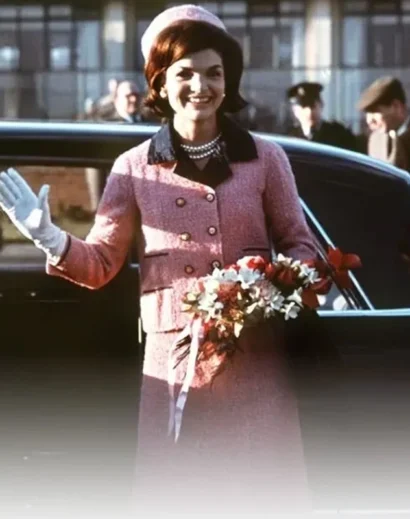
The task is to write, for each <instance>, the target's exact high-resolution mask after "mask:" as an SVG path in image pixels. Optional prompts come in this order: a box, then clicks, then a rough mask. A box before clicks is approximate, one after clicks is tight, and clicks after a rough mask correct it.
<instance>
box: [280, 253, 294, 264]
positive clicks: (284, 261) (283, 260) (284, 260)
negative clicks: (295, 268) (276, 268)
mask: <svg viewBox="0 0 410 519" xmlns="http://www.w3.org/2000/svg"><path fill="white" fill-rule="evenodd" d="M276 261H277V262H278V263H282V264H283V265H287V266H290V265H292V261H293V260H292V258H288V257H286V256H284V255H283V254H282V253H279V254H278V255H277V258H276Z"/></svg>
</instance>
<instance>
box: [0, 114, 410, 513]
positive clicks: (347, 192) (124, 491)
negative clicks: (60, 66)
mask: <svg viewBox="0 0 410 519" xmlns="http://www.w3.org/2000/svg"><path fill="white" fill-rule="evenodd" d="M154 131H156V127H155V126H151V125H132V126H131V125H129V126H128V125H119V124H92V123H34V122H27V123H26V122H2V123H0V163H1V164H0V167H1V169H4V168H6V167H8V166H14V167H16V168H17V169H18V170H19V171H21V172H22V173H23V174H24V176H25V177H26V178H27V180H28V181H29V183H30V185H31V186H32V187H33V188H34V189H38V188H39V187H40V185H41V184H42V183H49V184H50V185H51V196H50V202H51V211H52V215H53V219H54V220H55V221H56V223H58V224H59V225H60V226H61V227H63V228H65V229H66V230H68V231H71V232H73V233H74V234H76V235H77V236H80V237H85V235H86V234H87V232H88V230H89V229H90V228H91V226H92V222H93V214H92V213H91V210H90V200H89V196H88V191H87V183H86V175H87V170H92V171H94V173H95V174H98V175H99V176H100V178H101V179H105V178H106V177H107V175H108V174H109V171H110V168H111V166H112V163H113V160H114V159H115V157H116V156H118V155H119V154H120V153H122V152H123V151H125V150H127V149H129V148H131V147H133V146H136V145H138V144H139V143H141V142H142V141H143V140H145V139H147V138H149V137H150V136H151V135H152V133H153V132H154ZM264 137H265V138H267V139H273V140H274V141H275V142H277V143H279V144H280V145H281V146H283V147H284V149H285V150H286V152H287V154H288V156H289V158H290V161H291V163H292V167H293V170H294V173H295V175H296V180H297V184H298V188H299V193H300V196H301V200H302V204H303V207H304V210H305V214H306V217H307V220H308V222H309V225H310V227H311V229H312V232H313V233H314V235H315V237H316V239H317V243H318V245H319V248H320V250H321V251H322V253H323V254H325V253H326V250H327V248H328V247H329V246H333V245H334V246H338V247H340V248H341V249H342V250H343V251H344V252H354V253H356V254H358V255H359V256H360V258H361V260H362V263H363V266H362V268H361V269H359V270H357V271H355V272H354V274H353V275H352V282H353V288H352V289H348V290H346V289H341V288H339V287H337V286H335V287H334V288H333V289H332V291H331V293H330V294H329V296H328V297H327V298H326V300H325V301H324V302H323V303H324V304H323V306H322V307H321V309H320V310H319V311H318V313H317V314H316V313H315V314H308V315H306V316H304V317H303V318H301V319H300V320H296V321H294V322H292V323H289V324H288V325H287V329H286V333H287V335H288V344H289V356H290V360H291V363H292V366H293V369H294V375H295V384H296V385H297V388H298V397H299V407H300V413H301V422H302V433H303V439H304V446H305V454H306V460H307V466H308V477H309V481H310V485H311V488H312V495H313V501H314V508H315V510H316V511H317V512H321V513H325V512H326V513H336V512H339V513H340V514H342V513H343V511H346V513H347V512H348V511H349V510H350V511H352V510H357V511H358V512H360V513H361V512H363V511H366V510H367V511H369V510H379V511H381V510H393V511H396V512H397V511H400V510H403V509H410V420H409V416H410V413H409V411H410V404H409V402H410V341H409V339H408V335H409V332H410V274H409V265H408V263H407V262H406V261H405V259H404V256H403V251H404V252H405V251H406V247H407V243H410V230H409V227H408V221H409V214H408V213H409V208H410V176H409V175H408V174H407V173H406V172H404V171H401V170H398V169H397V168H394V167H392V166H390V165H388V164H384V163H382V162H378V161H375V160H372V159H370V158H367V157H366V156H364V155H360V154H356V153H351V152H347V151H343V150H339V149H336V148H332V147H327V146H322V145H319V144H312V143H309V142H306V141H303V140H298V139H291V138H284V137H278V136H269V135H264ZM1 224H2V234H3V244H2V249H1V251H0V311H1V318H2V319H1V353H2V362H1V365H2V370H1V376H0V387H1V391H0V406H1V407H0V409H1V416H2V422H3V424H4V425H3V428H4V431H5V435H4V437H5V438H7V440H5V441H3V442H2V447H0V453H1V454H0V455H1V457H2V461H3V466H4V467H8V469H7V471H4V472H5V473H6V472H7V478H6V480H5V482H4V485H2V488H6V491H7V492H6V495H7V498H8V499H7V500H6V501H7V502H8V501H9V502H10V505H9V506H10V507H11V508H10V509H13V511H14V509H15V508H16V507H17V509H18V508H19V507H20V506H21V510H23V509H24V507H27V506H28V507H32V508H33V509H36V507H37V508H38V509H41V507H45V508H47V507H50V506H51V507H53V506H56V507H57V508H58V507H59V506H61V507H63V508H64V509H67V510H69V509H70V506H71V503H74V502H75V503H76V506H78V508H76V513H77V512H78V510H79V509H81V510H84V511H87V512H84V513H85V515H84V517H86V513H88V511H90V513H91V515H92V514H93V513H95V511H96V510H97V508H98V507H97V505H96V503H98V502H99V499H102V498H103V501H104V503H105V504H104V507H103V508H104V511H103V512H102V513H107V514H108V515H107V517H114V516H115V517H125V516H126V513H127V512H126V511H125V509H126V506H127V499H128V498H129V496H130V495H131V491H132V483H133V471H134V468H135V445H136V420H137V407H138V391H139V374H140V367H141V359H142V355H143V336H142V332H141V330H140V327H139V319H138V316H139V310H138V258H137V256H136V254H135V250H134V249H132V250H130V255H129V261H128V262H127V263H126V265H124V268H123V269H122V271H121V272H120V273H119V274H118V275H117V276H116V277H115V279H114V280H113V281H112V282H110V283H109V284H108V285H107V286H106V287H103V288H102V289H100V290H97V291H89V290H87V289H85V288H82V287H79V286H75V285H73V284H71V283H68V282H66V281H64V280H63V279H60V278H53V277H50V276H47V275H46V274H45V270H44V257H43V255H42V253H41V252H39V251H38V250H37V249H35V247H34V246H33V245H31V244H30V243H28V242H26V241H24V240H23V239H22V238H21V236H20V235H18V233H17V231H15V230H14V228H13V226H12V225H11V224H10V223H9V222H8V221H7V218H6V217H5V216H4V215H2V217H1ZM10 471H11V472H10ZM10 473H11V476H10ZM17 482H19V484H17ZM50 496H52V497H50ZM101 496H102V497H101ZM120 496H121V498H120ZM101 502H102V501H101ZM50 503H51V504H50ZM110 503H111V504H112V506H113V509H112V510H113V512H112V514H113V515H112V514H111V513H110V512H109V510H110ZM119 503H121V505H119ZM2 506H4V505H3V504H0V510H1V507H2ZM121 506H124V511H123V512H122V511H121V510H120V508H121ZM87 507H90V508H87ZM96 507H97V508H96ZM45 508H44V509H45ZM57 508H56V509H57ZM50 509H53V510H54V508H50ZM13 513H14V512H13ZM349 513H350V512H349ZM121 514H123V515H121ZM89 516H90V515H88V517H89ZM101 517H105V516H104V515H101Z"/></svg>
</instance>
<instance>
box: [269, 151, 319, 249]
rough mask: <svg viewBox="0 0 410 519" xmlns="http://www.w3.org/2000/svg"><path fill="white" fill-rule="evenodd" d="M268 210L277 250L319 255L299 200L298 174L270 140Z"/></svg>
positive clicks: (282, 152)
mask: <svg viewBox="0 0 410 519" xmlns="http://www.w3.org/2000/svg"><path fill="white" fill-rule="evenodd" d="M264 166H265V168H266V186H265V193H264V195H265V198H264V203H265V212H266V214H267V215H268V218H269V223H270V227H271V232H272V240H273V246H274V249H275V251H276V253H280V252H281V253H282V254H284V255H285V256H290V257H292V258H295V259H310V258H313V257H316V254H317V249H316V246H315V244H314V241H313V236H312V233H311V231H310V229H309V227H308V225H307V223H306V219H305V216H304V214H303V209H302V206H301V204H300V201H299V195H298V191H297V187H296V182H295V177H294V174H293V172H292V168H291V166H290V163H289V159H288V157H287V155H286V153H285V152H284V150H283V149H282V148H281V147H280V146H278V145H276V144H274V145H273V144H272V143H269V150H268V151H267V153H266V156H265V164H264Z"/></svg>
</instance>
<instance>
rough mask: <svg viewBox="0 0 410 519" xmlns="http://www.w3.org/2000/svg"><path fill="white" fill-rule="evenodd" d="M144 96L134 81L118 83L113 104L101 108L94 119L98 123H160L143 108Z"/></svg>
mask: <svg viewBox="0 0 410 519" xmlns="http://www.w3.org/2000/svg"><path fill="white" fill-rule="evenodd" d="M141 101H142V94H141V92H140V90H139V88H138V86H137V84H136V83H134V82H133V81H128V80H126V81H120V82H119V83H118V86H117V89H116V91H115V95H114V97H113V102H112V103H111V104H108V105H107V106H106V107H101V109H100V110H99V111H98V112H97V114H96V116H95V117H94V119H95V120H97V121H111V122H116V121H118V122H125V123H140V122H155V121H156V122H158V119H155V118H154V117H153V115H152V114H151V113H150V112H149V111H148V110H147V108H145V107H143V106H142V103H141Z"/></svg>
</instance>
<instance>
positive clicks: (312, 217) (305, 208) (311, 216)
mask: <svg viewBox="0 0 410 519" xmlns="http://www.w3.org/2000/svg"><path fill="white" fill-rule="evenodd" d="M300 203H301V205H302V208H303V211H304V212H305V213H306V215H307V216H308V217H309V219H310V220H311V221H312V223H313V224H314V225H315V226H316V228H317V229H318V230H319V231H320V233H321V235H322V238H323V239H324V240H325V241H326V243H327V244H328V245H330V246H331V247H335V245H334V243H333V242H332V240H331V239H330V236H329V235H328V234H327V232H326V231H325V230H324V228H323V226H322V225H321V224H320V223H319V221H318V219H317V218H316V216H315V215H314V214H313V213H312V211H311V210H310V209H309V207H308V205H307V204H306V203H305V201H304V200H302V199H300ZM349 277H350V279H351V280H352V283H353V286H354V287H355V289H356V290H357V292H358V293H359V294H360V297H361V298H362V299H363V301H364V302H365V303H366V304H367V306H368V307H369V309H370V310H374V306H373V305H372V303H371V302H370V300H369V298H368V297H367V295H366V294H365V293H364V291H363V289H362V287H361V286H360V284H359V282H358V281H357V279H356V277H355V275H354V274H352V273H351V272H349Z"/></svg>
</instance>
